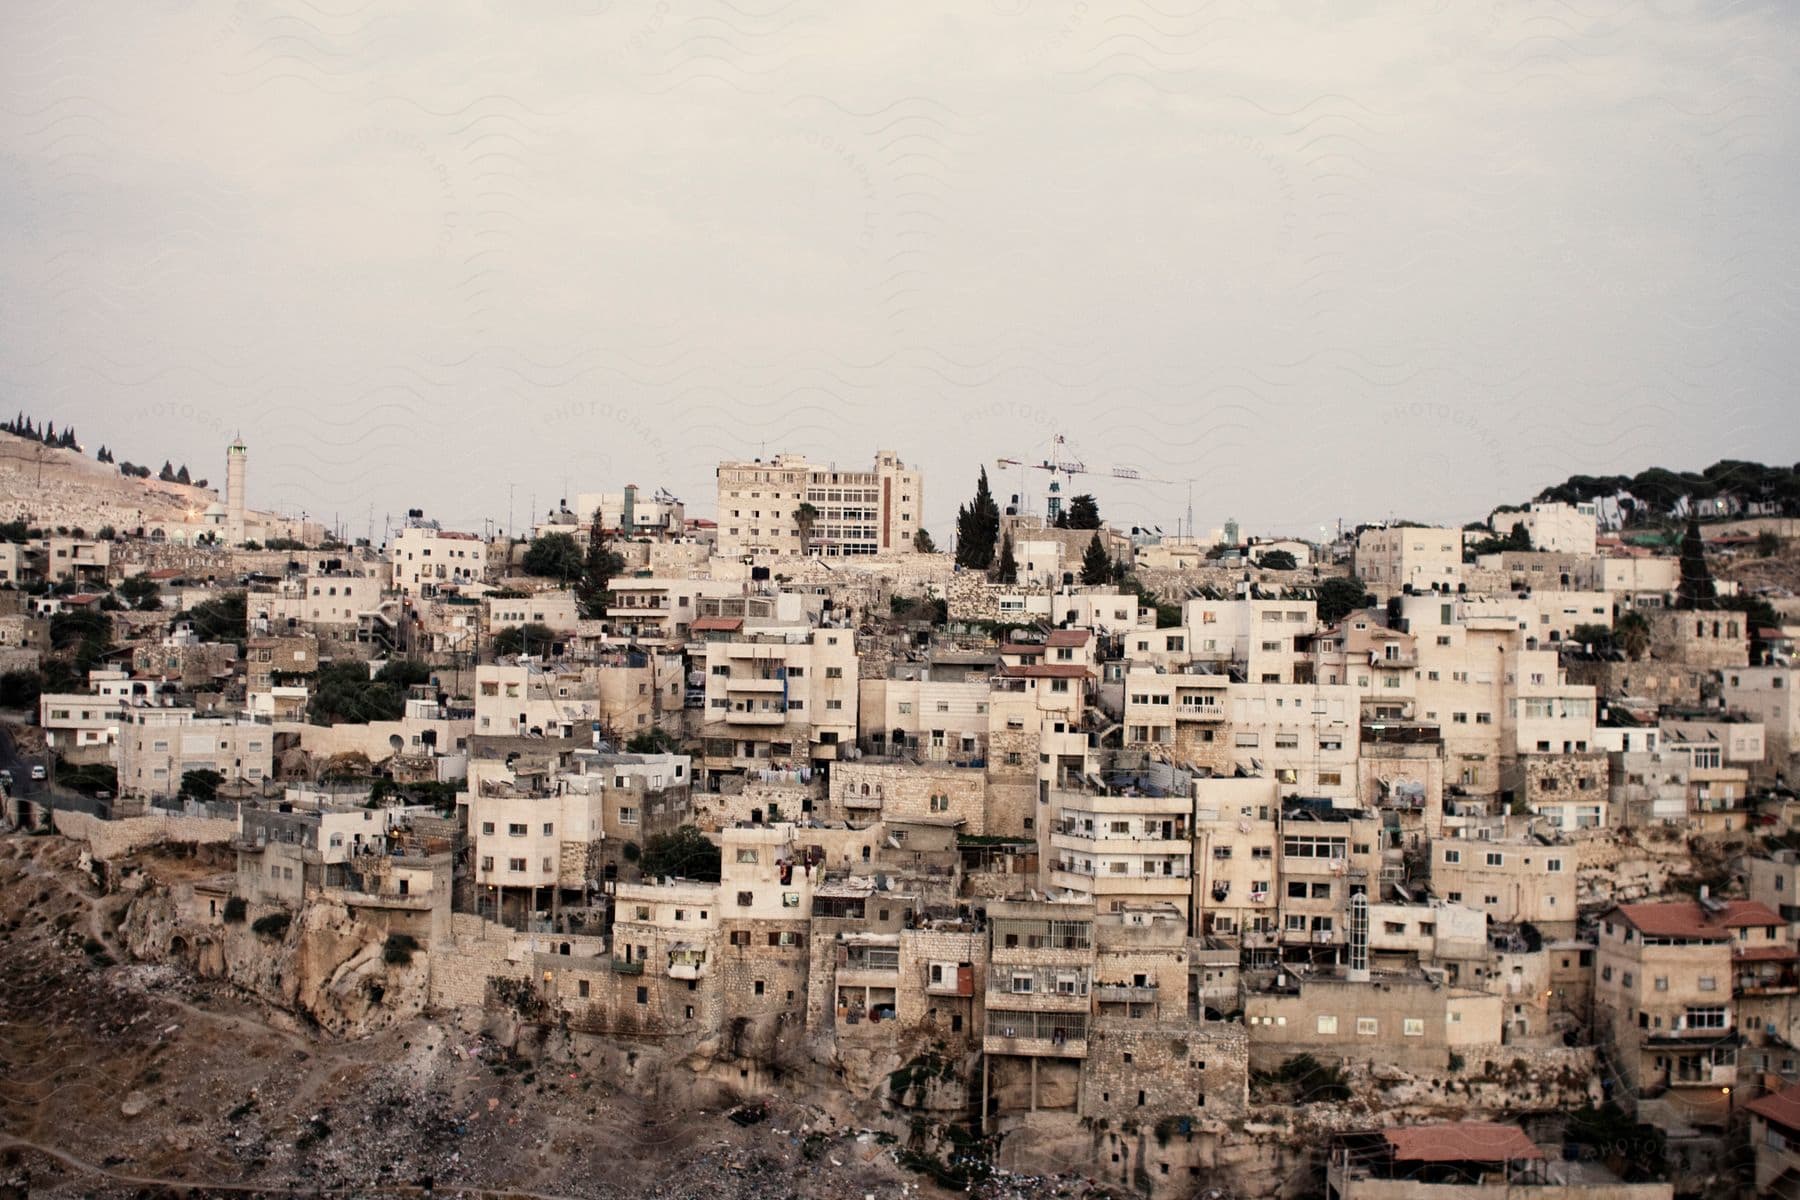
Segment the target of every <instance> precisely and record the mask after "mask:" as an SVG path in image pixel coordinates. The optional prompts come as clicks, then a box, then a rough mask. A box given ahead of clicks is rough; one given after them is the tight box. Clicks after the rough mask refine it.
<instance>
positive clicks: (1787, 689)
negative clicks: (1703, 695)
mask: <svg viewBox="0 0 1800 1200" xmlns="http://www.w3.org/2000/svg"><path fill="white" fill-rule="evenodd" d="M1720 675H1721V682H1722V685H1723V686H1722V687H1721V692H1722V693H1723V696H1724V700H1725V704H1726V706H1727V707H1730V708H1734V709H1737V710H1739V711H1741V712H1745V713H1749V714H1750V715H1752V716H1754V717H1755V718H1756V719H1757V720H1759V721H1761V722H1762V725H1763V729H1764V732H1765V736H1766V738H1767V742H1768V747H1767V748H1768V752H1769V755H1770V756H1771V758H1772V759H1773V760H1775V761H1776V762H1781V761H1782V760H1784V759H1785V758H1786V757H1787V756H1788V755H1790V754H1792V753H1793V752H1794V750H1795V748H1796V747H1800V707H1797V706H1796V703H1795V700H1794V690H1795V689H1796V688H1800V667H1791V666H1790V667H1728V668H1726V669H1725V670H1724V671H1722V672H1720Z"/></svg>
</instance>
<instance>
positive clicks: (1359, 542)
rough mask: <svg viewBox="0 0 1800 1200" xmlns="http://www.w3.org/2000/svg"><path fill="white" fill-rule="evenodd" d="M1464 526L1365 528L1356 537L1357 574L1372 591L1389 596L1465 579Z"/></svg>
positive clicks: (1447, 585) (1451, 584) (1453, 585)
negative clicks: (1444, 527)
mask: <svg viewBox="0 0 1800 1200" xmlns="http://www.w3.org/2000/svg"><path fill="white" fill-rule="evenodd" d="M1462 549H1463V535H1462V530H1460V529H1437V528H1429V527H1427V526H1423V525H1393V526H1388V527H1386V528H1379V529H1365V530H1363V531H1362V533H1361V534H1360V535H1359V536H1358V537H1357V539H1356V559H1355V562H1356V575H1357V578H1359V579H1361V580H1362V581H1363V584H1364V586H1366V587H1367V588H1368V589H1369V591H1371V592H1373V593H1374V594H1375V595H1377V596H1379V597H1381V598H1383V599H1386V598H1387V597H1389V596H1397V595H1399V594H1400V593H1402V592H1404V591H1405V590H1406V589H1407V588H1408V587H1411V588H1412V590H1413V591H1415V592H1429V591H1433V590H1442V589H1445V588H1447V589H1448V590H1450V591H1455V590H1456V585H1457V584H1458V583H1460V582H1462Z"/></svg>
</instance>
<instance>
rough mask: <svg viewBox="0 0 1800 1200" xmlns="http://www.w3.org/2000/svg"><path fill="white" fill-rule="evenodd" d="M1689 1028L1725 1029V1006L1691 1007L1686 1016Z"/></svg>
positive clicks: (1686, 1024)
mask: <svg viewBox="0 0 1800 1200" xmlns="http://www.w3.org/2000/svg"><path fill="white" fill-rule="evenodd" d="M1684 1021H1685V1027H1686V1028H1688V1029H1723V1028H1725V1009H1724V1008H1723V1007H1709V1008H1690V1009H1688V1010H1687V1015H1686V1017H1685V1018H1684Z"/></svg>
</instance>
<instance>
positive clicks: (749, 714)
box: [725, 708, 787, 725]
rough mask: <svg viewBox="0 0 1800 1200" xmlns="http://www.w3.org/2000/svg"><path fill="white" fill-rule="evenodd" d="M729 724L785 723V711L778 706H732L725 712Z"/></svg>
mask: <svg viewBox="0 0 1800 1200" xmlns="http://www.w3.org/2000/svg"><path fill="white" fill-rule="evenodd" d="M725 721H726V723H727V724H730V725H786V724H787V711H786V710H785V709H779V708H733V709H729V710H728V711H727V712H726V713H725Z"/></svg>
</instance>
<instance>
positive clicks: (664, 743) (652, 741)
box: [625, 725, 677, 754]
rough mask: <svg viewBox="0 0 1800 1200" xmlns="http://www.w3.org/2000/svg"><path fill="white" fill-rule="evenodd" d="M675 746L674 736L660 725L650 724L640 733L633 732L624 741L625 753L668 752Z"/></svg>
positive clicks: (671, 751)
mask: <svg viewBox="0 0 1800 1200" xmlns="http://www.w3.org/2000/svg"><path fill="white" fill-rule="evenodd" d="M676 746H677V742H676V741H675V737H674V735H673V734H671V733H670V732H669V731H668V730H666V729H664V728H663V727H662V726H660V725H652V726H651V727H650V728H648V729H646V730H644V731H643V732H642V733H634V734H632V735H631V739H630V740H629V741H627V742H626V743H625V753H627V754H670V753H673V752H674V750H675V748H676Z"/></svg>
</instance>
